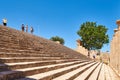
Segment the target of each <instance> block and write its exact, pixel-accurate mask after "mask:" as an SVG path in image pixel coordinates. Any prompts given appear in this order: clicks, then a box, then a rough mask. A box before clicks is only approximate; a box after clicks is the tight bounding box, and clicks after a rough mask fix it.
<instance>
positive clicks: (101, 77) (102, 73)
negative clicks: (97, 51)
mask: <svg viewBox="0 0 120 80" xmlns="http://www.w3.org/2000/svg"><path fill="white" fill-rule="evenodd" d="M98 80H105V68H104V64H102V67H101V70H100V74H99V76H98Z"/></svg>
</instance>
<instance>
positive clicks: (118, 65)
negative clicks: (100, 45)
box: [110, 20, 120, 75]
mask: <svg viewBox="0 0 120 80" xmlns="http://www.w3.org/2000/svg"><path fill="white" fill-rule="evenodd" d="M116 24H117V25H118V28H117V29H115V30H114V35H113V39H112V41H111V49H110V50H111V51H110V65H111V66H112V67H113V69H114V70H115V71H116V72H117V73H118V74H119V75H120V45H119V44H120V20H117V21H116Z"/></svg>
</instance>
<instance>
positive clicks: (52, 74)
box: [18, 62, 95, 80]
mask: <svg viewBox="0 0 120 80" xmlns="http://www.w3.org/2000/svg"><path fill="white" fill-rule="evenodd" d="M87 64H95V62H84V63H80V64H76V65H72V66H68V67H64V68H60V69H56V70H52V71H48V72H44V73H40V74H35V75H31V76H27V77H26V78H22V79H18V80H25V79H27V78H30V79H35V80H52V79H53V78H56V77H58V76H61V75H64V74H66V73H68V72H70V71H73V70H74V69H77V68H80V67H82V66H85V65H87Z"/></svg>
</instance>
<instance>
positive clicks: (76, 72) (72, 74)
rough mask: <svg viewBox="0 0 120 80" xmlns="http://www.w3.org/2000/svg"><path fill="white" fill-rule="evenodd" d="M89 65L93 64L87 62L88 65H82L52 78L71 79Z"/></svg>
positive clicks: (57, 79)
mask: <svg viewBox="0 0 120 80" xmlns="http://www.w3.org/2000/svg"><path fill="white" fill-rule="evenodd" d="M91 66H93V64H88V65H85V66H82V67H80V68H78V69H75V70H73V71H71V72H68V73H66V74H64V75H61V76H59V77H56V78H54V79H53V80H73V79H74V78H75V77H76V76H77V75H79V74H81V73H82V72H84V71H85V70H87V69H89V68H90V67H91Z"/></svg>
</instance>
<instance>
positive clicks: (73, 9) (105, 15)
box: [0, 0, 120, 51]
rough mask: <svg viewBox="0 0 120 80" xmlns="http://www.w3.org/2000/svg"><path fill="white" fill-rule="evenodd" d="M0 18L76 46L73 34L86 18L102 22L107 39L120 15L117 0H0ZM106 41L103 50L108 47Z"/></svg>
mask: <svg viewBox="0 0 120 80" xmlns="http://www.w3.org/2000/svg"><path fill="white" fill-rule="evenodd" d="M0 3H1V4H0V19H1V24H2V19H3V18H7V19H8V26H10V27H12V28H15V29H18V30H20V29H21V24H25V25H27V24H28V26H33V27H34V29H35V33H34V34H35V35H37V36H41V37H44V38H47V39H49V38H50V37H52V36H59V37H62V38H64V40H65V46H67V47H69V48H72V49H75V48H76V40H77V39H79V38H80V37H79V36H78V35H77V34H76V32H77V31H78V30H79V28H80V25H81V24H82V23H83V22H86V21H93V22H97V24H102V25H105V26H106V27H107V28H108V29H109V30H108V34H109V37H110V41H111V39H112V36H113V33H114V32H113V30H114V29H115V28H116V27H117V25H116V20H118V19H120V0H0ZM109 46H110V45H109V44H108V45H105V46H104V47H103V48H102V51H107V50H109V49H110V47H109Z"/></svg>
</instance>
